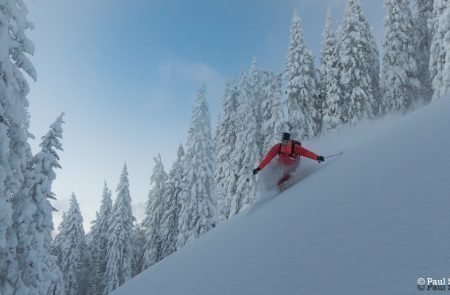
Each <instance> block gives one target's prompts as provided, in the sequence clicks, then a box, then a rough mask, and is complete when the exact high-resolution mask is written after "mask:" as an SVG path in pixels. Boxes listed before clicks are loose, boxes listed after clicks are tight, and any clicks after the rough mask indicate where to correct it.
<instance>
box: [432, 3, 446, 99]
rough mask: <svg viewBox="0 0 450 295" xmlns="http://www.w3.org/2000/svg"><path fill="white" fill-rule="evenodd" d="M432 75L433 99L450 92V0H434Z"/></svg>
mask: <svg viewBox="0 0 450 295" xmlns="http://www.w3.org/2000/svg"><path fill="white" fill-rule="evenodd" d="M430 26H431V30H432V35H433V37H432V40H431V56H430V76H431V81H432V87H433V91H434V92H433V99H438V98H440V97H442V96H445V95H448V94H450V57H449V52H450V4H449V3H448V0H434V3H433V18H432V19H431V21H430Z"/></svg>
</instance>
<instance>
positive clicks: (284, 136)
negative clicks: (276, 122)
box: [281, 132, 291, 140]
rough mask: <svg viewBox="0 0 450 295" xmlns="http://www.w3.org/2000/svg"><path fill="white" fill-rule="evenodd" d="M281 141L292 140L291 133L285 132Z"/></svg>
mask: <svg viewBox="0 0 450 295" xmlns="http://www.w3.org/2000/svg"><path fill="white" fill-rule="evenodd" d="M281 140H291V134H290V133H289V132H283V136H282V137H281Z"/></svg>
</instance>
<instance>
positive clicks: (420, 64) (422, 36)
mask: <svg viewBox="0 0 450 295" xmlns="http://www.w3.org/2000/svg"><path fill="white" fill-rule="evenodd" d="M433 1H434V0H416V16H415V29H414V30H415V32H416V35H415V38H416V41H415V46H416V63H417V74H418V76H417V78H418V79H419V81H420V90H419V97H420V98H421V100H422V102H423V103H429V102H430V101H431V97H432V96H433V88H432V86H431V79H430V69H429V64H430V54H431V53H430V48H431V38H432V31H431V30H430V27H429V23H430V21H431V19H432V17H433Z"/></svg>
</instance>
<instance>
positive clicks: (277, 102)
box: [260, 72, 288, 156]
mask: <svg viewBox="0 0 450 295" xmlns="http://www.w3.org/2000/svg"><path fill="white" fill-rule="evenodd" d="M263 74H264V78H263V81H264V82H263V92H262V99H261V111H260V119H261V130H260V134H261V137H262V153H263V154H265V153H266V152H267V151H268V150H269V149H270V148H271V147H272V145H274V144H275V143H276V142H279V140H280V135H281V134H282V132H286V130H288V128H287V124H286V123H287V122H286V118H285V115H284V110H283V100H282V92H281V76H280V75H275V74H274V73H272V72H264V73H263ZM261 156H262V155H261Z"/></svg>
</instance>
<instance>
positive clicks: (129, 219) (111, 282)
mask: <svg viewBox="0 0 450 295" xmlns="http://www.w3.org/2000/svg"><path fill="white" fill-rule="evenodd" d="M129 186H130V185H129V181H128V171H127V165H126V164H125V165H124V167H123V170H122V174H121V176H120V182H119V185H118V186H117V190H116V191H117V198H116V201H115V202H114V206H113V208H112V211H111V219H110V220H111V223H110V225H109V228H108V232H107V235H108V244H107V245H108V246H107V249H106V268H105V273H104V276H103V285H104V286H105V289H104V292H103V294H105V295H106V294H109V293H110V292H112V291H113V290H115V289H116V288H118V287H119V286H121V285H123V284H124V283H125V282H126V281H128V280H129V279H130V278H131V275H132V260H133V245H132V234H133V223H134V220H135V218H134V217H133V212H132V210H131V197H130V190H129Z"/></svg>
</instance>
